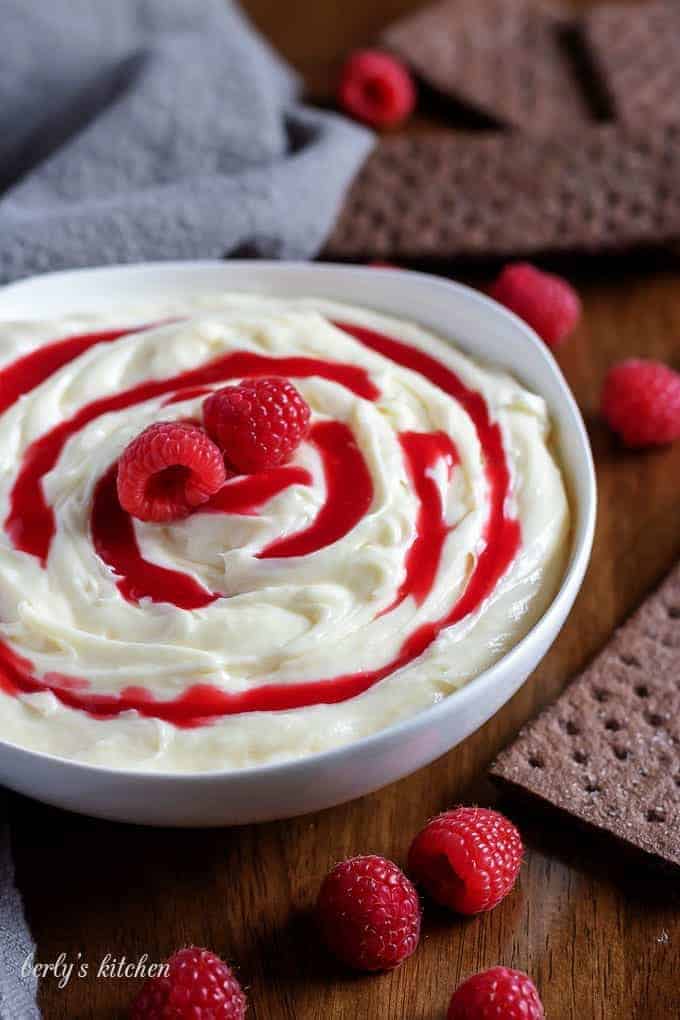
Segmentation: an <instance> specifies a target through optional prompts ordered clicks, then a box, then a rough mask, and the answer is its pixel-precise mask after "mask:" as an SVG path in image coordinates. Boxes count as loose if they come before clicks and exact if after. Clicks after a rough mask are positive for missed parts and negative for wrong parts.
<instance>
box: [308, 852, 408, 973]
mask: <svg viewBox="0 0 680 1020" xmlns="http://www.w3.org/2000/svg"><path fill="white" fill-rule="evenodd" d="M316 911H317V919H318V923H319V929H320V932H321V937H322V939H323V941H324V942H325V944H326V946H327V948H328V949H330V951H331V952H332V953H333V954H334V955H335V956H337V957H338V959H340V960H342V962H343V963H346V964H348V965H349V966H350V967H354V968H355V969H356V970H368V971H375V970H390V969H391V968H392V967H396V966H397V965H398V964H400V963H401V962H402V961H403V960H405V959H406V958H407V957H408V956H410V955H411V953H412V952H413V951H414V950H415V948H416V946H417V945H418V939H419V937H420V903H419V901H418V894H417V892H416V891H415V889H414V888H413V885H412V884H411V882H409V880H408V878H407V877H406V875H404V873H403V871H401V870H400V869H399V868H398V867H397V865H396V864H393V863H392V861H388V860H385V858H384V857H376V856H372V855H371V856H366V857H352V858H350V859H349V860H347V861H343V862H342V863H341V864H337V865H336V866H335V867H334V868H333V870H332V871H331V872H330V873H329V874H328V875H327V876H326V878H325V879H324V881H323V884H322V886H321V890H320V892H319V898H318V900H317V905H316Z"/></svg>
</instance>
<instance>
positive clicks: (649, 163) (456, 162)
mask: <svg viewBox="0 0 680 1020" xmlns="http://www.w3.org/2000/svg"><path fill="white" fill-rule="evenodd" d="M679 237H680V124H661V123H656V124H650V125H649V126H643V127H641V128H631V127H623V126H620V125H617V124H604V125H597V126H591V127H588V128H584V129H582V130H580V131H578V132H577V133H576V134H574V133H567V132H561V133H559V134H557V135H555V136H554V137H550V138H548V137H540V138H536V137H534V138H530V137H529V136H528V135H526V134H524V133H523V132H507V133H506V132H484V133H471V134H463V133H459V132H455V131H442V132H436V133H434V132H433V133H423V134H418V135H413V136H406V135H402V136H396V137H391V138H390V137H387V138H383V139H382V140H381V141H380V142H379V143H378V145H377V146H376V147H375V149H374V150H373V152H372V153H371V155H370V156H369V157H368V159H367V161H366V163H365V164H364V166H363V167H362V169H361V171H360V172H359V174H358V176H357V177H356V179H355V181H354V183H353V185H352V187H351V188H350V191H349V193H348V195H347V197H346V199H345V203H344V207H343V209H342V211H341V213H340V216H339V218H338V220H337V223H336V225H335V228H334V230H333V232H332V234H331V236H330V238H329V240H328V242H327V245H326V249H325V252H324V254H325V255H326V256H327V257H339V258H365V257H373V258H427V257H437V258H451V257H454V256H476V255H485V256H488V255H496V256H505V255H514V256H519V255H528V254H531V253H533V252H546V251H570V250H577V251H602V250H606V251H607V250H622V249H626V248H632V247H634V246H636V245H642V244H661V243H663V242H668V241H673V240H675V239H677V238H679Z"/></svg>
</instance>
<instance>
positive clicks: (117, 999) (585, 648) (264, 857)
mask: <svg viewBox="0 0 680 1020" xmlns="http://www.w3.org/2000/svg"><path fill="white" fill-rule="evenodd" d="M412 6H415V4H413V3H410V2H409V0H342V3H335V2H332V0H325V2H323V0H286V2H283V0H249V2H248V3H246V7H247V8H249V9H250V11H251V12H252V14H253V16H254V18H255V20H256V21H257V23H258V24H259V25H260V27H261V28H262V29H263V30H264V31H265V32H267V33H268V34H269V35H270V37H271V38H272V40H273V41H274V43H275V44H276V45H277V46H278V47H279V48H280V49H281V50H282V51H283V52H284V54H285V55H286V56H287V57H288V58H289V59H291V60H292V61H293V62H294V63H295V64H297V66H299V67H300V69H301V70H302V71H303V73H304V74H305V75H306V76H307V78H308V80H309V81H310V82H311V83H312V86H313V88H314V90H315V91H317V92H318V91H322V90H323V89H324V88H325V83H327V82H328V76H329V70H330V68H331V66H332V64H333V62H334V61H335V60H336V58H337V57H338V56H340V55H341V54H342V53H343V52H344V51H345V50H346V49H347V48H348V47H350V46H353V45H356V44H360V43H362V42H364V41H367V40H369V39H370V38H371V36H372V34H373V33H374V32H375V31H376V29H378V28H379V27H380V25H381V24H382V23H384V22H386V21H387V20H389V19H390V18H392V17H393V16H394V15H395V14H397V13H400V12H402V11H404V10H406V9H408V8H409V7H412ZM452 268H453V271H455V268H456V267H452ZM568 268H569V271H570V273H571V275H572V277H573V278H574V279H575V281H576V283H577V284H578V286H579V288H580V290H581V293H582V295H583V299H584V304H585V320H584V323H583V325H582V327H581V328H580V329H579V331H578V334H577V335H576V336H575V337H574V338H573V339H572V340H571V341H570V342H569V343H568V344H567V346H566V347H565V349H564V351H563V352H562V353H560V355H559V359H560V362H561V364H562V367H563V369H564V371H565V373H566V376H567V378H568V380H569V382H570V383H571V385H572V387H573V389H574V393H575V394H576V397H577V399H578V402H579V404H580V406H581V408H582V409H583V412H584V415H585V417H586V420H587V422H588V426H589V430H590V435H591V439H592V443H593V448H594V451H595V457H596V461H597V469H598V480H599V487H600V507H599V522H598V529H597V537H596V541H595V550H594V554H593V559H592V564H591V567H590V570H589V573H588V576H587V579H586V582H585V584H584V587H583V590H582V592H581V595H580V597H579V599H578V601H577V604H576V607H575V609H574V611H573V613H572V615H571V618H570V620H569V622H568V624H567V626H566V627H565V629H564V631H563V633H562V634H561V636H560V638H559V640H558V641H557V643H556V645H555V646H554V648H553V649H552V651H551V652H550V654H549V655H548V656H547V658H546V659H545V661H544V662H543V663H542V665H541V667H540V669H539V670H538V671H537V672H536V675H535V676H534V677H532V679H531V680H530V681H529V682H528V683H527V684H526V685H525V687H524V688H523V689H522V691H521V692H520V693H519V694H518V695H517V696H516V697H515V698H514V699H513V701H512V702H511V703H510V704H509V705H508V706H507V707H506V708H505V709H504V710H503V711H502V712H500V713H499V714H498V715H497V716H496V718H494V719H493V720H492V721H491V722H490V723H488V724H487V725H486V726H485V727H484V728H483V729H481V730H480V731H479V732H478V733H476V734H475V735H474V736H473V737H472V738H470V739H469V740H467V741H466V742H465V743H464V744H463V746H461V747H459V748H457V749H456V750H454V751H453V752H451V753H450V754H448V755H446V756H445V757H444V758H442V759H441V760H439V761H438V762H436V763H435V764H433V765H431V766H430V767H429V768H426V769H423V770H422V771H421V772H419V773H418V774H417V775H415V776H412V777H410V778H408V779H405V780H403V781H402V782H399V783H396V784H395V785H393V786H391V787H389V788H388V789H386V790H384V791H382V792H381V793H377V794H374V795H373V796H370V797H365V798H364V799H363V800H360V801H357V802H355V803H353V804H348V805H345V806H343V807H338V808H335V809H333V810H329V811H325V812H323V813H321V814H318V815H314V816H311V817H305V818H299V819H297V820H294V821H288V822H281V823H278V824H269V825H263V826H250V827H246V828H241V829H232V830H228V829H226V830H211V831H159V830H145V829H139V828H134V827H127V826H123V825H114V824H107V823H104V822H97V821H91V820H88V819H86V818H80V817H77V816H72V815H67V814H64V813H61V812H58V811H56V810H51V809H48V808H45V807H42V806H40V805H38V804H34V803H31V802H29V801H26V800H22V799H20V798H15V799H14V801H13V805H12V807H13V815H14V822H15V825H14V839H15V847H16V861H17V870H18V879H19V883H20V886H21V889H22V891H23V893H24V896H25V900H26V906H27V911H28V915H29V918H30V922H31V924H32V927H33V931H34V933H35V936H36V938H37V942H38V959H39V960H40V961H53V960H55V958H56V957H57V956H58V955H59V954H60V953H65V954H66V956H67V959H68V960H69V961H75V962H76V963H77V962H78V959H79V958H78V954H82V956H81V957H80V960H82V961H84V962H87V963H89V970H90V974H89V976H88V977H87V978H84V979H79V978H77V977H73V978H72V979H71V981H70V982H69V984H68V985H67V987H66V988H65V989H63V990H60V989H58V987H57V984H56V982H55V981H54V980H53V979H47V980H45V981H44V982H43V984H42V991H41V1003H42V1007H43V1010H44V1015H45V1017H46V1020H84V1018H90V1017H93V1018H97V1020H105V1018H106V1020H112V1018H118V1017H121V1016H124V1015H125V1008H126V1005H127V1003H128V1002H129V1000H130V997H131V995H132V994H133V992H134V990H135V988H136V987H137V983H136V982H134V981H132V980H126V979H125V978H120V979H116V978H100V979H99V980H97V979H96V978H95V977H94V972H95V971H96V969H97V967H98V965H99V962H100V961H101V960H102V959H103V958H104V957H105V956H106V954H107V953H108V954H111V956H112V957H114V958H120V957H122V956H125V957H126V958H127V959H128V961H130V960H132V961H136V960H137V959H138V958H139V957H140V955H141V954H143V953H147V954H148V955H149V958H150V959H151V960H161V959H163V958H164V957H166V956H167V955H168V954H169V953H171V952H172V951H173V950H174V949H175V948H176V947H177V946H179V945H182V944H186V943H190V942H193V943H198V944H199V945H201V944H204V945H207V946H210V947H213V948H214V949H215V950H216V951H218V952H220V953H222V954H224V955H225V956H226V957H227V958H230V959H232V960H233V961H235V962H237V963H238V967H239V972H240V975H241V977H242V980H243V981H244V983H245V984H246V985H247V986H248V988H249V989H250V998H251V1011H250V1012H249V1014H248V1015H249V1016H251V1017H253V1020H284V1018H295V1020H328V1018H331V1017H332V1018H333V1020H363V1018H367V1020H381V1018H384V1020H401V1018H403V1020H443V1017H444V1015H445V1005H446V1003H447V1001H448V998H449V995H450V993H451V990H452V989H453V987H454V986H455V985H456V984H457V983H458V982H459V981H460V980H461V979H462V978H463V977H464V976H466V975H468V974H470V973H472V972H473V971H476V970H479V969H480V968H485V967H489V966H492V965H495V964H498V963H504V964H507V965H510V966H513V967H521V968H524V969H526V970H527V971H529V972H530V973H531V974H532V975H533V977H534V979H535V980H536V982H537V984H538V985H539V987H540V989H541V992H542V996H543V1000H544V1002H545V1006H546V1010H547V1015H548V1017H549V1018H550V1020H569V1018H579V1020H591V1018H592V1020H624V1018H626V1020H629V1018H643V1017H644V1018H649V1020H671V1018H677V1017H678V1014H679V1012H680V1006H679V1004H678V1003H679V993H678V989H679V988H680V981H679V978H678V970H679V966H678V965H679V964H680V916H679V915H680V910H679V908H678V905H677V903H676V904H675V905H674V904H673V902H672V899H671V895H670V888H669V884H668V883H667V882H665V881H663V880H662V879H654V878H648V879H645V878H642V877H641V876H640V874H639V873H638V871H637V870H636V869H635V868H632V867H630V866H629V865H624V864H620V865H619V863H618V861H617V859H616V854H614V853H612V850H611V848H610V847H609V846H607V845H606V844H604V845H603V844H600V843H598V842H596V841H595V840H594V839H592V838H591V837H589V836H586V835H583V834H581V833H579V832H578V831H577V830H576V829H575V828H573V827H572V826H571V825H570V824H568V823H566V822H556V821H555V820H554V819H553V818H548V817H547V816H543V815H539V814H532V813H527V812H524V813H519V812H518V811H517V809H516V808H515V806H514V805H508V810H509V811H510V812H511V813H512V814H513V817H515V818H516V819H517V820H518V821H519V823H520V825H521V827H522V830H523V833H524V835H525V838H526V842H527V844H528V853H527V858H526V863H525V865H524V867H523V870H522V876H521V880H520V882H519V886H518V888H517V889H516V891H515V892H514V893H513V895H512V896H510V897H509V898H508V899H507V900H506V901H505V902H504V903H503V904H502V905H501V906H500V907H499V908H498V909H496V910H495V911H494V912H493V913H492V914H490V915H488V916H484V917H479V918H476V919H473V920H469V921H460V920H456V919H452V918H450V917H448V916H445V915H444V913H440V912H438V911H437V910H435V909H430V908H428V910H427V913H426V916H425V922H424V931H423V939H422V944H421V946H420V948H419V950H418V952H417V953H416V955H415V956H414V957H413V958H412V960H410V961H409V962H408V963H407V964H406V965H405V966H404V967H402V968H401V969H399V970H397V971H396V972H395V973H393V974H388V975H384V976H379V977H352V976H348V975H347V974H346V973H344V972H342V971H341V970H340V969H339V968H336V966H335V965H334V964H333V963H332V962H331V961H329V960H328V959H327V958H326V956H325V955H324V954H323V953H322V952H320V951H319V950H318V949H317V944H316V943H317V940H316V938H315V935H314V930H313V927H312V926H311V924H310V918H309V908H310V905H311V904H312V902H313V900H314V897H315V894H316V891H317V888H318V885H319V882H320V881H321V878H322V876H323V875H324V873H325V872H326V871H327V869H328V868H329V866H330V865H331V864H332V863H334V862H335V861H336V860H337V859H339V858H341V857H344V856H347V855H350V854H353V853H359V852H370V851H375V852H379V853H382V854H386V855H387V856H390V857H393V858H394V859H395V860H397V861H402V862H403V860H404V856H405V851H406V848H407V846H408V843H409V838H410V836H411V834H412V833H414V832H415V830H416V829H417V828H418V827H419V826H420V825H421V824H422V823H423V821H424V820H425V819H426V818H427V817H428V816H429V815H432V814H434V813H435V812H437V811H439V810H441V809H444V808H446V807H448V806H450V805H452V804H455V803H456V802H457V801H460V800H465V801H470V800H476V801H479V802H482V803H491V802H492V801H493V791H492V790H491V789H490V788H489V786H488V784H487V782H486V781H485V779H484V772H485V766H486V765H487V763H488V762H489V761H490V760H491V759H492V758H493V756H494V755H495V753H496V752H497V751H498V750H499V749H500V748H501V747H502V746H503V745H504V744H505V743H507V741H508V740H509V739H510V738H511V737H512V736H513V734H514V733H516V731H517V730H518V728H519V727H520V725H521V724H522V723H523V722H524V721H525V720H526V719H528V718H529V717H530V716H532V715H533V714H534V713H535V712H536V711H537V710H538V709H539V708H540V707H541V706H543V705H545V704H547V703H548V702H550V701H551V700H552V699H554V697H555V696H556V694H557V693H558V692H559V691H560V690H561V688H562V687H563V686H564V684H565V683H566V681H567V680H568V678H569V677H570V676H571V675H572V674H573V673H574V671H576V670H578V669H579V668H580V667H581V666H582V665H583V664H584V663H585V662H586V661H587V660H588V659H589V658H590V657H591V656H592V655H593V653H594V652H595V651H596V650H597V649H598V648H599V647H600V646H601V645H602V644H603V643H604V642H605V641H606V640H607V638H608V636H609V634H610V633H611V631H612V628H613V627H614V626H615V625H616V624H617V623H618V622H620V621H621V620H622V619H623V618H624V617H625V616H626V615H627V613H628V612H629V611H630V610H631V609H632V608H633V606H635V605H636V604H637V603H638V602H639V600H640V599H641V598H642V596H643V595H644V594H645V592H646V591H647V590H648V589H649V588H650V587H651V586H652V585H653V584H655V583H656V582H657V581H658V580H659V579H660V578H661V577H662V576H663V574H664V573H665V572H666V570H667V569H668V568H669V567H670V566H671V564H672V563H673V562H674V560H675V559H676V558H677V557H678V555H680V524H679V516H680V515H679V510H680V482H679V479H680V443H678V444H676V445H675V447H674V448H673V449H666V450H661V451H658V452H651V453H636V454H633V453H629V454H627V453H624V452H622V451H621V450H620V449H619V448H618V446H617V444H616V442H615V441H614V440H613V439H612V437H611V436H610V435H609V433H608V432H607V430H606V429H605V428H604V427H603V426H602V424H601V423H600V422H599V421H598V418H597V404H598V391H599V388H600V384H601V381H602V377H603V374H604V372H605V369H606V368H607V366H608V365H609V364H611V362H612V361H614V360H615V359H618V358H621V357H624V356H626V355H633V354H643V355H646V356H650V357H657V358H663V359H665V360H667V361H670V362H671V363H674V364H675V366H676V367H677V368H680V266H678V265H677V264H674V263H673V262H672V260H671V259H666V260H665V261H663V260H659V259H656V260H652V259H651V258H650V257H637V258H635V259H627V260H599V261H598V260H592V261H588V262H586V263H583V262H580V263H577V264H575V265H574V264H572V265H570V266H569V267H568ZM17 1020H20V1018H17Z"/></svg>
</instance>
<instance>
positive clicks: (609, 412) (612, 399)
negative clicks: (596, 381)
mask: <svg viewBox="0 0 680 1020" xmlns="http://www.w3.org/2000/svg"><path fill="white" fill-rule="evenodd" d="M602 416H603V418H604V419H605V421H606V422H607V423H608V424H609V426H610V428H612V429H613V430H614V432H617V433H618V434H619V436H620V437H621V439H622V440H623V442H624V443H625V444H626V446H630V447H642V446H659V445H663V444H665V443H672V442H673V440H675V439H678V438H680V373H678V372H674V371H673V369H672V368H669V367H668V365H664V364H663V363H662V362H660V361H643V360H641V359H636V358H630V359H629V360H627V361H622V362H620V363H619V364H618V365H614V367H613V368H611V369H610V370H609V372H608V373H607V377H606V378H605V381H604V386H603V388H602Z"/></svg>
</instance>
